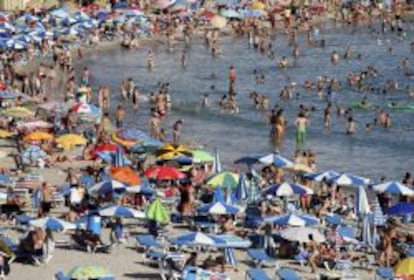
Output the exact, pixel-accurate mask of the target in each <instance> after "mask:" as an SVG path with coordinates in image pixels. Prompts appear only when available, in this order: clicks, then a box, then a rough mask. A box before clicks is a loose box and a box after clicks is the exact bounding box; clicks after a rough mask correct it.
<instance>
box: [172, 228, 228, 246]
mask: <svg viewBox="0 0 414 280" xmlns="http://www.w3.org/2000/svg"><path fill="white" fill-rule="evenodd" d="M169 240H170V242H171V243H172V244H174V245H178V246H212V247H220V246H225V245H226V242H225V241H224V240H222V239H221V238H219V237H217V236H215V235H208V234H205V233H202V232H189V233H184V234H182V235H178V236H174V237H172V238H170V239H169Z"/></svg>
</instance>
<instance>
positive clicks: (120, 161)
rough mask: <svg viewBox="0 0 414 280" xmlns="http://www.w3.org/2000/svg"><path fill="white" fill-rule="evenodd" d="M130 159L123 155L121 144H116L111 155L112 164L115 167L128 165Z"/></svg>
mask: <svg viewBox="0 0 414 280" xmlns="http://www.w3.org/2000/svg"><path fill="white" fill-rule="evenodd" d="M130 164H131V161H129V160H127V159H126V158H125V156H124V153H123V151H122V148H121V146H118V147H117V149H116V152H115V155H114V157H113V161H112V165H113V166H115V167H121V166H126V165H130Z"/></svg>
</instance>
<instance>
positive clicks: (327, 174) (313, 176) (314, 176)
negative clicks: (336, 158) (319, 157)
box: [305, 170, 339, 182]
mask: <svg viewBox="0 0 414 280" xmlns="http://www.w3.org/2000/svg"><path fill="white" fill-rule="evenodd" d="M338 175H339V173H338V172H335V171H332V170H328V171H322V172H311V173H307V174H305V178H306V179H309V180H312V181H316V182H322V181H323V180H324V179H325V180H328V181H329V180H331V179H332V178H334V177H336V176H338Z"/></svg>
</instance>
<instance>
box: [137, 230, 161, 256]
mask: <svg viewBox="0 0 414 280" xmlns="http://www.w3.org/2000/svg"><path fill="white" fill-rule="evenodd" d="M135 239H136V240H137V243H138V245H139V247H140V248H142V249H143V252H142V253H143V256H142V257H143V260H144V262H146V261H147V260H149V261H159V260H160V259H162V258H164V257H165V255H166V254H165V252H164V251H163V250H159V249H162V248H163V246H162V244H161V243H160V242H158V240H156V239H155V237H154V236H153V235H151V234H140V235H137V236H135ZM157 249H158V250H157Z"/></svg>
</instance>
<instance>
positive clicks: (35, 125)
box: [17, 121, 53, 131]
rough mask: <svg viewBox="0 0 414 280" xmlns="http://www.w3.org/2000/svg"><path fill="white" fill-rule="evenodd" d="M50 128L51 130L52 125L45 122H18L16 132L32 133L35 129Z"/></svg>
mask: <svg viewBox="0 0 414 280" xmlns="http://www.w3.org/2000/svg"><path fill="white" fill-rule="evenodd" d="M51 128H53V124H51V123H48V122H45V121H32V122H26V121H24V122H23V121H20V122H18V123H17V129H18V130H26V131H34V130H37V129H43V130H48V129H51Z"/></svg>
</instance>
